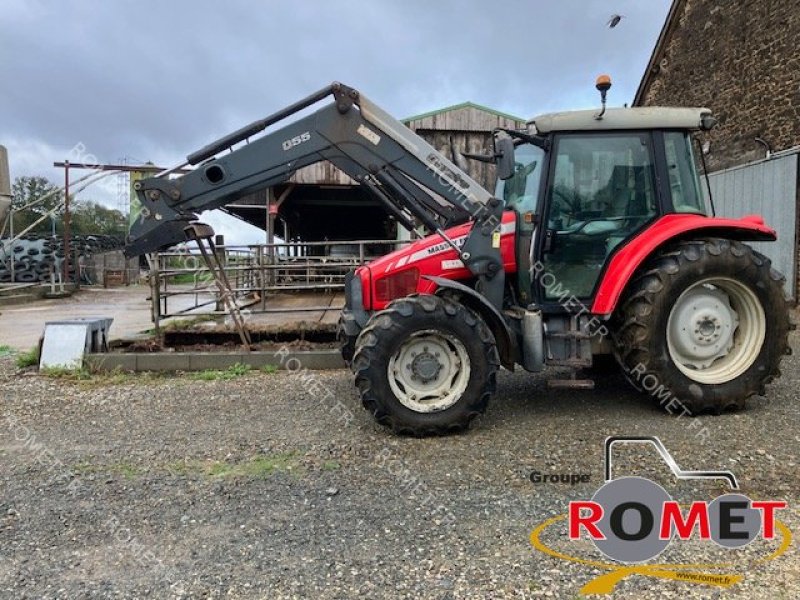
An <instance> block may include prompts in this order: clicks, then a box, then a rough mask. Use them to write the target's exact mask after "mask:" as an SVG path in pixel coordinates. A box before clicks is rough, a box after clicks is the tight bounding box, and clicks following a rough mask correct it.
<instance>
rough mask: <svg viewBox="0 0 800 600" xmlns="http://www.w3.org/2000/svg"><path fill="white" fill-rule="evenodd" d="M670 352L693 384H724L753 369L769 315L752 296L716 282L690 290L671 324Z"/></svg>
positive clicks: (723, 280) (734, 284)
mask: <svg viewBox="0 0 800 600" xmlns="http://www.w3.org/2000/svg"><path fill="white" fill-rule="evenodd" d="M666 333H667V347H668V350H669V354H670V357H671V358H672V360H673V362H674V364H675V366H676V367H677V368H678V369H679V370H680V371H681V372H682V373H683V374H684V375H686V376H687V377H688V378H689V379H692V380H694V381H697V382H698V383H704V384H711V385H713V384H721V383H725V382H727V381H731V380H733V379H736V378H737V377H739V376H740V375H742V374H743V373H744V372H745V371H747V369H749V368H750V367H751V366H752V365H753V363H754V362H755V360H756V358H758V355H759V353H760V352H761V348H762V346H763V344H764V340H765V338H766V315H765V314H764V308H763V306H762V305H761V302H760V301H759V300H758V297H757V296H756V295H755V293H754V292H753V290H751V289H750V288H749V287H747V286H746V285H745V284H743V283H742V282H741V281H738V280H735V279H731V278H727V277H717V278H709V279H704V280H702V281H699V282H697V283H695V284H694V285H692V286H690V287H689V288H687V289H686V291H685V292H683V294H681V295H680V297H679V298H678V299H677V301H676V302H675V305H674V306H673V307H672V310H671V311H670V314H669V319H668V321H667V331H666Z"/></svg>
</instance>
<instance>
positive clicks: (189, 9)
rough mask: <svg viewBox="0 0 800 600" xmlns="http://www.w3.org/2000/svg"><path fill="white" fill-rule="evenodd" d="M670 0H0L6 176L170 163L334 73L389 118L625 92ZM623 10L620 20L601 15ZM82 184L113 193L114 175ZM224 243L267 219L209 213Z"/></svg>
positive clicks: (575, 101) (591, 100) (584, 104)
mask: <svg viewBox="0 0 800 600" xmlns="http://www.w3.org/2000/svg"><path fill="white" fill-rule="evenodd" d="M669 5H670V0H604V1H603V0H559V1H557V2H554V1H552V0H550V1H546V0H494V1H492V0H461V1H456V0H439V1H432V0H424V1H423V0H404V1H399V0H358V1H355V0H336V1H333V2H332V1H324V0H260V1H256V0H250V1H246V0H226V1H225V2H219V1H212V0H194V1H191V2H190V1H188V0H172V1H165V0H160V1H153V0H136V1H130V0H118V1H114V2H109V1H107V0H71V1H58V0H49V1H41V0H0V144H2V145H4V146H6V148H7V149H8V151H9V161H10V166H11V176H12V178H14V177H19V176H22V175H41V176H45V177H48V178H50V179H51V180H52V181H54V182H57V183H59V184H60V183H61V181H62V180H63V171H62V170H59V169H55V168H53V167H52V163H53V162H54V161H58V160H64V159H69V160H72V161H73V162H74V161H75V160H77V159H82V160H84V161H85V162H91V161H92V159H95V160H96V161H97V162H102V163H116V162H119V161H120V160H125V161H127V162H128V163H131V164H138V163H141V162H144V161H152V162H154V163H156V164H158V165H162V166H172V165H175V164H177V163H179V162H181V161H182V159H183V158H184V157H185V156H186V155H187V154H189V153H190V152H192V151H194V150H196V149H198V148H199V147H201V146H203V145H205V144H206V143H208V142H210V141H212V140H214V139H216V138H218V137H220V136H222V135H224V134H226V133H229V132H231V131H233V130H235V129H238V128H239V127H241V126H242V125H244V124H246V123H249V122H251V121H253V120H255V119H258V118H261V117H264V116H266V115H268V114H270V113H272V112H274V111H275V110H278V109H280V108H283V107H284V106H286V105H287V104H290V103H292V102H294V101H296V100H298V99H299V98H301V97H303V96H305V95H308V94H309V93H311V92H313V91H316V90H318V89H320V88H322V87H323V86H325V85H327V84H328V83H330V82H331V81H334V80H337V81H342V82H344V83H346V84H348V85H350V86H353V87H355V88H357V89H359V90H360V91H361V92H363V93H364V94H365V95H366V96H368V97H369V98H370V99H371V100H373V101H374V102H376V103H377V104H379V105H381V106H382V107H383V108H385V109H386V110H388V112H390V113H391V114H393V115H394V116H396V117H398V118H403V117H407V116H410V115H414V114H418V113H422V112H427V111H429V110H434V109H437V108H441V107H444V106H448V105H451V104H457V103H460V102H464V101H472V102H476V103H478V104H483V105H486V106H490V107H492V108H495V109H497V110H501V111H504V112H508V113H511V114H514V115H518V116H521V117H532V116H534V115H535V114H538V113H542V112H548V111H553V110H570V109H578V108H589V107H593V106H596V105H597V104H598V94H597V92H596V90H595V89H594V81H595V78H596V77H597V75H599V74H601V73H608V74H610V75H611V78H612V80H613V82H614V87H613V88H612V90H611V91H610V92H609V104H610V105H622V104H624V103H630V102H631V100H632V99H633V96H634V94H635V92H636V88H637V86H638V84H639V81H640V79H641V77H642V74H643V72H644V69H645V68H646V65H647V61H648V59H649V57H650V53H651V52H652V49H653V46H654V45H655V42H656V39H657V38H658V34H659V31H660V30H661V27H662V25H663V23H664V19H665V18H666V15H667V12H668V10H669ZM615 14H619V15H623V17H624V18H623V19H622V20H621V22H620V23H619V25H617V26H616V27H615V28H613V29H610V28H609V27H608V25H607V23H608V21H609V19H610V18H611V17H612V15H615ZM80 197H81V198H84V199H87V200H95V201H99V202H102V203H104V204H107V205H110V206H114V207H116V206H117V204H118V201H119V199H120V198H121V197H122V189H118V181H117V178H116V177H109V178H107V179H106V180H104V181H103V182H101V183H98V184H96V185H95V186H93V187H90V188H88V189H86V190H85V191H84V192H82V193H81V196H80ZM203 218H204V219H206V220H207V221H208V222H210V223H211V224H212V225H213V226H214V227H215V228H216V229H217V232H218V233H223V234H225V235H226V238H227V241H228V243H229V244H230V243H234V242H236V243H255V242H261V241H263V233H262V232H259V231H258V230H255V228H251V227H249V226H246V225H245V224H243V223H241V222H240V221H238V220H236V219H234V218H232V217H228V216H224V215H223V216H220V215H214V216H208V215H204V216H203Z"/></svg>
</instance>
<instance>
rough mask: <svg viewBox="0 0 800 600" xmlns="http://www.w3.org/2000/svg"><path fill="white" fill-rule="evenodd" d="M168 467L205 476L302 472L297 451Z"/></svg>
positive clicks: (252, 476) (179, 473)
mask: <svg viewBox="0 0 800 600" xmlns="http://www.w3.org/2000/svg"><path fill="white" fill-rule="evenodd" d="M167 469H168V470H169V471H170V472H171V473H174V474H176V475H201V476H203V477H208V478H211V479H214V478H227V477H245V478H252V479H263V478H266V477H269V476H270V475H272V474H273V473H295V474H299V473H301V472H302V468H301V466H300V463H299V461H298V459H297V453H296V452H281V453H277V454H259V455H257V456H254V457H253V458H251V459H250V460H248V461H246V462H240V463H235V462H228V461H224V460H214V461H197V460H193V461H186V460H182V461H178V462H175V463H172V464H170V465H167Z"/></svg>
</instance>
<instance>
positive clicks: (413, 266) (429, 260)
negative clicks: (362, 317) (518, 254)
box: [359, 211, 516, 310]
mask: <svg viewBox="0 0 800 600" xmlns="http://www.w3.org/2000/svg"><path fill="white" fill-rule="evenodd" d="M471 228H472V223H471V222H468V223H464V224H462V225H457V226H455V227H451V228H450V229H447V230H446V231H445V233H446V234H447V236H448V237H449V238H450V239H451V240H453V242H454V243H455V244H456V245H458V246H460V245H461V244H463V243H464V241H465V240H466V239H467V235H468V234H469V231H470V229H471ZM515 232H516V216H515V214H514V212H513V211H506V212H504V213H503V219H502V223H501V225H500V254H501V259H502V261H503V269H504V270H505V272H506V273H511V272H515V271H516V259H515V252H514V243H515V236H514V234H515ZM407 272H411V273H410V274H407ZM400 274H404V276H403V280H402V281H403V283H404V284H405V285H406V287H402V288H401V287H393V286H390V285H387V281H384V280H388V279H389V278H395V277H397V276H399V275H400ZM359 275H360V277H361V281H362V286H363V288H364V289H365V290H366V289H369V290H370V293H369V294H364V307H365V308H366V309H367V310H381V309H383V308H385V306H386V305H387V304H388V303H389V302H390V301H391V300H393V299H394V297H393V292H392V291H391V290H395V289H396V290H397V292H398V293H399V291H401V290H402V291H405V293H404V294H402V295H408V294H409V293H414V292H416V293H431V292H433V291H434V290H435V289H436V284H435V283H433V282H432V281H430V280H428V279H426V276H434V277H444V278H446V279H454V280H468V279H470V278H471V277H472V273H471V272H470V271H469V269H467V268H466V267H465V266H464V263H462V262H461V260H460V259H459V258H458V255H457V254H456V252H455V250H453V248H451V247H450V245H449V244H448V243H447V242H445V241H444V240H443V239H442V238H441V236H439V235H437V234H434V235H429V236H428V237H425V238H423V239H421V240H418V241H416V242H413V243H411V244H409V245H408V246H405V247H403V248H401V249H399V250H396V251H394V252H392V253H390V254H387V255H386V256H382V257H381V258H379V259H377V260H374V261H373V262H371V263H369V264H368V265H366V266H365V267H362V268H361V269H359ZM412 275H413V277H412ZM393 281H394V279H393ZM412 283H413V285H414V289H410V290H409V289H407V286H409V285H411V284H412ZM390 288H391V289H390ZM387 290H389V291H387ZM397 297H399V296H397Z"/></svg>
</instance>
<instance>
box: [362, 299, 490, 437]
mask: <svg viewBox="0 0 800 600" xmlns="http://www.w3.org/2000/svg"><path fill="white" fill-rule="evenodd" d="M499 366H500V360H499V356H498V353H497V348H496V346H495V339H494V336H493V335H492V332H491V331H490V330H489V328H488V327H487V326H486V324H485V323H484V322H483V319H481V318H480V317H479V316H478V315H477V314H475V313H474V312H473V311H471V310H470V309H468V308H467V307H465V306H464V305H462V304H459V303H457V302H454V301H452V300H448V299H445V298H440V297H438V296H431V295H421V296H409V297H406V298H401V299H399V300H395V301H394V302H393V303H392V304H390V305H389V307H388V308H386V310H383V311H380V312H378V313H376V314H375V315H373V316H372V318H371V319H370V320H369V322H368V323H367V326H366V327H365V328H364V329H363V331H362V332H361V333H360V334H359V336H358V340H357V341H356V349H355V356H354V358H353V364H352V369H353V372H354V373H355V375H356V386H357V387H358V389H359V392H360V393H361V402H362V404H363V405H364V408H365V409H366V410H368V411H369V412H370V413H371V414H372V416H373V417H374V418H375V420H376V421H377V422H378V423H380V424H381V425H384V426H386V427H389V428H391V429H392V430H393V431H394V432H395V433H399V434H407V435H414V436H427V435H441V434H446V433H452V432H457V431H462V430H465V429H467V428H468V427H469V424H470V422H471V421H472V419H474V418H475V417H476V416H477V415H479V414H482V413H483V412H484V411H485V410H486V406H487V404H488V402H489V398H490V396H491V394H492V392H494V389H495V377H496V373H497V369H498V368H499Z"/></svg>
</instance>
